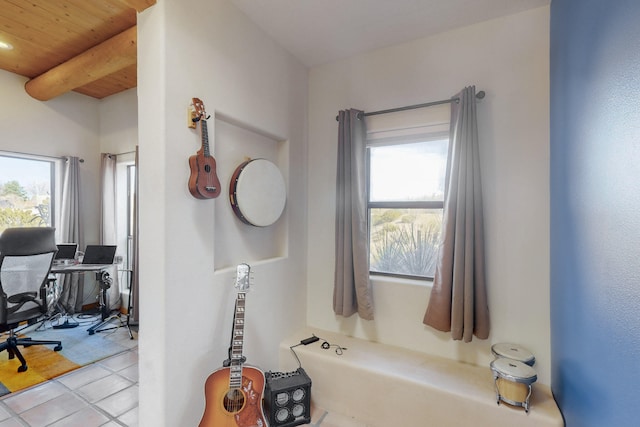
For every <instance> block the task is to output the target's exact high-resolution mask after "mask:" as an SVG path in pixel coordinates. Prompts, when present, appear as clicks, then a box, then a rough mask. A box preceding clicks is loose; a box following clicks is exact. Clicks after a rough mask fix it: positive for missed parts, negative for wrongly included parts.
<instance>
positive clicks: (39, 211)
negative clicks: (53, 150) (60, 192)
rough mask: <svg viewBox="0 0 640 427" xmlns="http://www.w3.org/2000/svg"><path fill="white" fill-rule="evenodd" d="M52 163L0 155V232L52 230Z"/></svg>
mask: <svg viewBox="0 0 640 427" xmlns="http://www.w3.org/2000/svg"><path fill="white" fill-rule="evenodd" d="M55 173H56V160H51V159H47V158H42V157H37V156H26V155H25V156H22V155H20V156H18V155H13V154H4V153H0V232H1V231H3V230H5V229H7V228H10V227H45V226H55V193H56V191H55Z"/></svg>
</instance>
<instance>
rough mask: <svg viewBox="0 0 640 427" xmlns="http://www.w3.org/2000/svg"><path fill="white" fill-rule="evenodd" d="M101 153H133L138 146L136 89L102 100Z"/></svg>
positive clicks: (100, 110) (100, 104)
mask: <svg viewBox="0 0 640 427" xmlns="http://www.w3.org/2000/svg"><path fill="white" fill-rule="evenodd" d="M98 108H99V110H98V111H99V114H100V126H99V137H100V151H101V152H103V153H112V154H119V153H131V152H132V151H134V150H135V147H136V145H137V144H138V91H137V89H136V88H133V89H129V90H125V91H124V92H120V93H116V94H114V95H111V96H108V97H106V98H103V99H101V100H100V103H99V107H98Z"/></svg>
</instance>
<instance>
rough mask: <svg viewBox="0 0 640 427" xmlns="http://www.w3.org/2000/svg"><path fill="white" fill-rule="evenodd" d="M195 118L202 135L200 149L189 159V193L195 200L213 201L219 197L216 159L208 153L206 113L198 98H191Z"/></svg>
mask: <svg viewBox="0 0 640 427" xmlns="http://www.w3.org/2000/svg"><path fill="white" fill-rule="evenodd" d="M192 102H193V108H194V109H195V112H196V114H195V118H194V119H193V121H195V122H200V133H201V135H202V147H201V148H200V150H198V151H197V152H196V154H195V155H193V156H190V157H189V167H190V168H191V175H190V176H189V192H190V193H191V195H192V196H193V197H195V198H196V199H213V198H216V197H218V196H219V195H220V191H221V189H220V180H219V179H218V175H217V174H216V159H214V158H213V156H212V155H211V153H210V151H209V135H208V130H207V119H208V118H209V117H208V116H207V113H206V112H205V110H204V103H203V102H202V101H201V100H200V99H198V98H192Z"/></svg>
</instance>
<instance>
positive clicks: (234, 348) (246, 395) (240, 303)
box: [199, 264, 268, 427]
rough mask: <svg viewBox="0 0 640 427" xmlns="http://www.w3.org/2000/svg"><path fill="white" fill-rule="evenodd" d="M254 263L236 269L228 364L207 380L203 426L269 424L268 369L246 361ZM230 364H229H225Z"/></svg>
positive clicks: (234, 426)
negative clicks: (247, 313) (265, 409)
mask: <svg viewBox="0 0 640 427" xmlns="http://www.w3.org/2000/svg"><path fill="white" fill-rule="evenodd" d="M250 273H251V267H249V265H248V264H240V265H238V267H237V269H236V284H235V286H236V288H237V289H238V295H237V298H236V305H235V313H234V316H233V332H232V334H231V335H232V337H231V347H230V348H229V360H228V365H229V366H228V367H222V368H219V369H218V370H216V371H215V372H213V373H212V374H211V375H209V377H208V378H207V381H206V382H205V386H204V389H205V409H204V414H203V416H202V420H201V421H200V424H199V427H267V426H268V424H267V422H266V420H265V417H264V412H263V410H262V398H263V394H264V386H265V378H264V373H263V372H262V371H261V370H260V369H258V368H255V367H252V366H246V365H243V364H244V360H245V357H244V356H243V355H242V346H243V342H244V314H245V301H246V292H247V291H248V289H249V286H250V278H249V274H250ZM225 365H226V364H225Z"/></svg>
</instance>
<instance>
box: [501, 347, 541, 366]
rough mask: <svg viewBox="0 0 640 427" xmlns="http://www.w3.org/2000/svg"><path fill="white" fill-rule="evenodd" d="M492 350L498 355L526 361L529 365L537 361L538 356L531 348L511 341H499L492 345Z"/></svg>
mask: <svg viewBox="0 0 640 427" xmlns="http://www.w3.org/2000/svg"><path fill="white" fill-rule="evenodd" d="M491 352H492V353H493V355H494V356H496V357H506V358H509V359H513V360H517V361H519V362H522V363H526V364H527V365H529V366H533V364H534V363H536V358H535V356H534V355H533V353H531V352H530V351H529V350H527V349H526V348H524V347H521V346H519V345H518V344H511V343H498V344H494V345H492V346H491Z"/></svg>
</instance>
